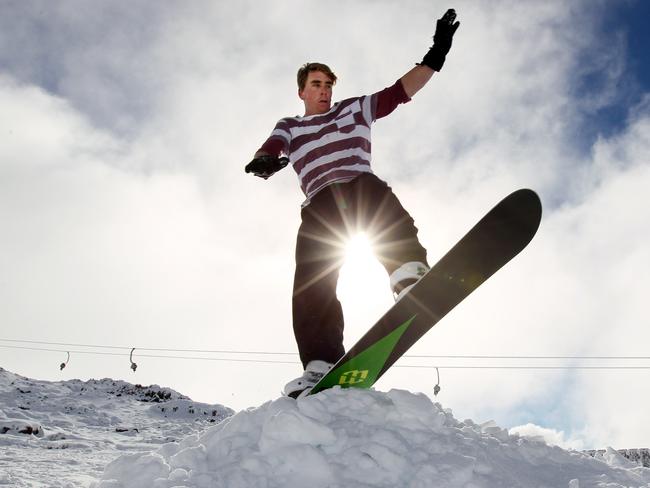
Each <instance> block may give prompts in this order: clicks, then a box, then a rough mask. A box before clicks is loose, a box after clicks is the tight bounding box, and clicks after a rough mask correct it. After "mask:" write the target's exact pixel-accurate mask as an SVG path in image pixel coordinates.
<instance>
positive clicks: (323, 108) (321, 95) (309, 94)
mask: <svg viewBox="0 0 650 488" xmlns="http://www.w3.org/2000/svg"><path fill="white" fill-rule="evenodd" d="M333 85H334V83H333V82H332V80H331V79H330V78H329V76H327V75H326V74H325V73H323V72H322V71H310V72H309V74H308V75H307V81H306V82H305V88H304V89H302V90H299V91H298V96H299V97H300V98H301V99H302V101H303V102H305V115H317V114H324V113H325V112H327V111H328V110H329V109H330V108H331V107H332V86H333Z"/></svg>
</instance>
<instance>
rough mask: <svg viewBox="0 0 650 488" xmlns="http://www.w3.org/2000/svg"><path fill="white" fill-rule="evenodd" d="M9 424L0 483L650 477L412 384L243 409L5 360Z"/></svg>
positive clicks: (625, 480)
mask: <svg viewBox="0 0 650 488" xmlns="http://www.w3.org/2000/svg"><path fill="white" fill-rule="evenodd" d="M29 429H31V433H29V432H30V431H29ZM0 432H4V434H3V435H0V447H1V449H0V452H1V454H0V486H12V487H14V486H16V487H23V486H24V487H27V486H29V487H40V486H43V487H45V486H47V487H66V488H67V487H77V486H85V487H91V488H132V487H133V488H135V487H153V488H171V487H176V488H180V487H186V488H190V487H197V488H198V487H228V488H238V487H247V488H248V487H264V488H272V487H310V488H312V487H313V488H316V487H370V486H372V487H412V488H419V487H422V488H424V487H430V486H440V487H465V488H479V487H569V488H585V487H602V488H605V487H607V488H615V487H650V469H648V468H643V467H640V466H639V465H637V464H635V463H632V462H630V461H628V460H627V459H625V458H624V457H623V456H621V455H620V454H619V453H618V452H616V451H615V450H613V449H606V450H605V451H604V452H603V453H602V454H600V455H599V456H598V457H597V458H594V457H590V456H588V455H586V454H582V453H580V452H577V451H567V450H564V449H562V448H560V447H558V446H553V445H549V444H547V443H545V442H544V441H543V438H542V437H537V438H536V439H534V438H533V439H530V438H526V437H522V436H520V435H518V434H511V433H509V432H508V431H507V430H505V429H502V428H500V427H499V426H498V425H496V424H495V423H494V422H487V423H484V424H481V425H479V424H477V423H475V422H473V421H471V420H465V421H459V420H457V419H455V418H454V416H453V414H452V412H451V411H450V410H448V409H444V408H443V407H442V406H441V405H440V404H438V403H434V402H432V401H431V400H430V399H429V398H428V397H427V396H425V395H423V394H415V393H411V392H408V391H403V390H391V391H389V392H380V391H374V390H370V391H365V390H353V389H351V390H342V389H338V388H337V389H332V390H328V391H325V392H322V393H319V394H318V395H314V396H310V397H306V398H303V399H299V400H297V401H296V400H293V399H289V398H279V399H275V400H272V401H269V402H267V403H265V404H263V405H261V406H259V407H256V408H250V409H247V410H243V411H240V412H238V413H236V414H235V413H234V412H233V411H231V410H230V409H227V408H226V407H223V406H220V405H205V404H199V403H196V402H192V401H191V400H190V399H189V398H187V397H184V396H183V395H181V394H179V393H177V392H175V391H173V390H170V389H167V388H161V387H158V386H155V385H154V386H150V387H146V388H145V387H140V386H134V385H130V384H129V383H126V382H122V381H114V380H109V379H105V380H100V381H89V382H80V381H66V382H46V381H37V380H30V379H28V378H24V377H21V376H18V375H15V374H13V373H10V372H8V371H5V370H2V369H1V368H0ZM21 432H22V433H21Z"/></svg>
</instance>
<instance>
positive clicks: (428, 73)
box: [400, 64, 435, 98]
mask: <svg viewBox="0 0 650 488" xmlns="http://www.w3.org/2000/svg"><path fill="white" fill-rule="evenodd" d="M433 73H435V71H433V70H432V69H431V68H429V67H428V66H424V65H422V64H420V65H418V66H416V67H415V68H413V69H412V70H411V71H409V72H408V73H406V74H405V75H404V76H402V78H401V79H400V81H401V82H402V86H403V87H404V91H405V92H406V94H407V95H408V97H409V98H412V97H413V95H415V94H416V93H417V92H419V91H420V89H421V88H422V87H423V86H424V85H426V84H427V83H428V82H429V80H430V79H431V77H432V76H433Z"/></svg>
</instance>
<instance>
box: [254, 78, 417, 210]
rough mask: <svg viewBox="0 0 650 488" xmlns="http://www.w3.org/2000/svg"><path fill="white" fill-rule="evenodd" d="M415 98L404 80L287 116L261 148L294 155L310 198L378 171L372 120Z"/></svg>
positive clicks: (291, 160)
mask: <svg viewBox="0 0 650 488" xmlns="http://www.w3.org/2000/svg"><path fill="white" fill-rule="evenodd" d="M409 100H410V98H409V97H408V95H407V94H406V92H405V91H404V87H403V86H402V83H401V81H399V80H398V81H397V82H396V83H395V84H394V85H392V86H390V87H388V88H385V89H384V90H381V91H379V92H377V93H374V94H372V95H367V96H361V97H355V98H348V99H347V100H343V101H341V102H338V103H336V104H334V105H333V106H332V108H331V109H330V110H329V111H328V112H326V113H324V114H319V115H310V116H304V117H285V118H283V119H280V121H278V123H277V124H276V126H275V128H274V129H273V132H272V133H271V135H270V137H269V138H268V139H267V140H266V142H265V143H264V144H263V145H262V147H261V148H260V149H259V150H260V151H264V152H266V153H268V154H271V155H273V156H279V155H281V154H284V155H286V156H287V157H288V158H289V161H290V162H291V164H292V166H293V168H294V170H295V171H296V173H297V174H298V180H299V182H300V187H301V188H302V191H303V192H304V194H305V195H306V196H307V202H308V201H309V200H310V199H311V197H313V196H314V195H315V194H316V193H317V192H318V191H319V190H321V189H323V188H324V187H325V186H327V185H331V184H332V183H337V182H339V183H340V182H347V181H351V180H353V179H354V178H356V177H357V176H359V175H360V174H363V173H372V170H371V168H370V147H371V144H370V126H371V124H372V123H373V122H374V121H375V120H377V119H379V118H381V117H385V116H386V115H388V114H390V113H391V112H392V111H393V110H395V108H396V107H397V106H398V105H399V104H400V103H406V102H408V101H409Z"/></svg>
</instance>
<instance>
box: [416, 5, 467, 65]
mask: <svg viewBox="0 0 650 488" xmlns="http://www.w3.org/2000/svg"><path fill="white" fill-rule="evenodd" d="M454 20H456V11H455V10H454V9H453V8H450V9H449V10H447V12H446V13H445V15H443V16H442V18H441V19H439V20H438V22H437V23H436V33H435V34H434V36H433V46H431V49H429V52H428V53H426V55H425V56H424V59H422V62H421V63H420V64H423V65H425V66H428V67H429V68H431V69H432V70H435V71H440V70H441V69H442V65H443V64H444V63H445V56H447V53H448V52H449V50H450V49H451V40H452V39H453V37H454V33H455V32H456V29H458V26H459V25H460V22H456V23H454Z"/></svg>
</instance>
